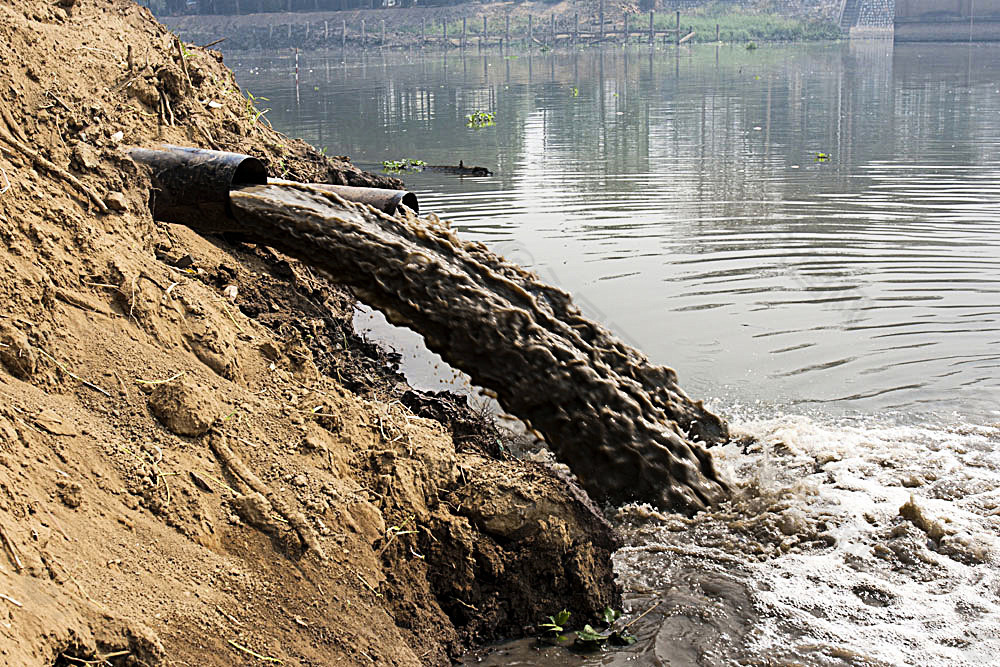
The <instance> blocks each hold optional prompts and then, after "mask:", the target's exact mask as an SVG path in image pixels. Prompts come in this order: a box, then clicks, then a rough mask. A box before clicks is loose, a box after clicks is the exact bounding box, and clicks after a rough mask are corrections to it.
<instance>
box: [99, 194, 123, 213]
mask: <svg viewBox="0 0 1000 667" xmlns="http://www.w3.org/2000/svg"><path fill="white" fill-rule="evenodd" d="M104 203H105V204H107V206H108V208H110V209H111V210H112V211H127V210H128V202H127V201H126V200H125V195H123V194H122V193H120V192H109V193H108V195H107V196H106V197H105V198H104Z"/></svg>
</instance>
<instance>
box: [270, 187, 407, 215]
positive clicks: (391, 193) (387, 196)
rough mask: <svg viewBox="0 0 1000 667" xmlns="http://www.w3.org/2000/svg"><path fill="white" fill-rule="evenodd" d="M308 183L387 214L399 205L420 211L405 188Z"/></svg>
mask: <svg viewBox="0 0 1000 667" xmlns="http://www.w3.org/2000/svg"><path fill="white" fill-rule="evenodd" d="M267 182H268V183H269V184H271V185H288V184H290V183H292V181H282V180H278V179H276V178H271V179H268V181H267ZM310 185H311V186H312V187H314V188H316V189H317V190H325V191H326V192H333V193H334V194H337V195H340V197H342V198H343V199H346V200H347V201H353V202H357V203H359V204H368V205H369V206H374V207H375V208H377V209H378V210H380V211H382V212H383V213H387V214H388V215H396V213H399V207H400V206H405V207H407V208H409V209H412V210H413V212H414V213H420V203H419V202H418V201H417V195H415V194H413V193H412V192H408V191H406V190H386V189H383V188H358V187H354V186H352V185H331V184H328V183H310Z"/></svg>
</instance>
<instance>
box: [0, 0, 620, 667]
mask: <svg viewBox="0 0 1000 667" xmlns="http://www.w3.org/2000/svg"><path fill="white" fill-rule="evenodd" d="M66 5H70V6H69V7H68V8H67V7H66ZM0 64H2V65H3V67H2V68H0V87H2V88H3V90H4V91H5V92H6V96H5V102H4V103H3V104H0V169H2V174H0V240H2V244H0V265H2V267H3V270H2V271H0V302H2V304H3V306H2V307H0V397H2V400H0V595H2V597H0V663H4V664H12V665H15V664H16V665H63V664H66V665H68V664H82V663H83V662H91V663H93V664H97V663H98V662H101V661H103V662H108V663H111V664H115V665H155V664H184V663H186V664H197V665H232V664H240V663H243V662H246V661H256V660H257V658H254V657H253V655H254V654H256V655H259V656H265V657H266V658H273V659H275V660H281V661H283V662H284V663H285V664H359V665H370V664H373V663H375V664H386V665H446V664H449V663H450V659H451V656H453V655H455V654H457V653H459V652H461V651H462V650H463V649H464V648H465V647H467V646H468V645H469V644H470V643H474V642H477V641H487V640H489V639H492V638H494V637H497V636H501V635H510V634H517V633H519V632H520V631H521V628H523V627H524V626H526V625H530V624H534V623H537V622H538V621H539V619H541V618H543V616H544V615H546V614H550V613H552V612H553V611H554V610H558V609H560V608H562V607H564V606H568V607H570V608H572V609H573V610H574V614H575V617H576V618H579V619H580V621H581V622H583V621H586V620H587V619H588V618H589V617H590V615H592V614H594V613H596V612H597V611H598V610H600V609H602V608H603V607H604V606H605V605H609V604H610V605H617V604H619V603H620V599H619V597H618V593H617V590H616V587H615V585H614V581H613V575H612V570H611V565H610V555H611V552H612V551H613V549H614V548H615V544H616V542H615V538H614V536H613V534H612V532H611V530H610V528H609V527H608V525H607V524H606V523H605V522H604V520H603V519H602V518H601V517H600V516H599V515H598V514H597V513H596V512H595V511H594V509H593V507H592V506H590V505H589V504H588V503H587V501H586V500H585V498H582V497H581V496H580V495H579V493H578V492H574V489H573V487H571V486H570V485H569V484H567V483H566V482H565V481H563V480H561V479H559V478H557V477H556V476H555V475H554V474H553V473H551V472H549V471H547V470H546V469H544V468H542V467H540V466H536V465H531V464H528V463H522V462H517V461H512V460H497V459H495V458H493V457H491V456H490V455H489V453H488V452H485V451H482V450H479V449H475V448H466V447H464V446H461V447H459V446H456V442H455V440H454V438H453V436H452V434H451V433H450V432H448V431H447V430H446V429H445V427H444V426H442V424H441V423H439V422H438V421H435V420H434V419H429V418H426V417H421V416H418V415H416V414H414V412H413V411H412V410H410V409H409V408H407V407H406V406H405V405H403V403H401V402H399V400H398V399H399V398H400V397H401V396H402V394H403V393H405V392H406V391H407V390H408V388H407V387H405V385H402V384H401V378H399V377H398V375H396V374H395V372H394V370H393V366H392V363H391V362H392V360H391V359H390V358H388V357H387V356H386V355H385V354H384V353H382V352H380V351H377V350H375V349H374V348H373V347H372V346H370V345H367V344H365V343H364V342H363V341H360V340H359V339H358V338H357V337H356V336H353V334H351V333H350V321H351V316H352V314H353V305H354V300H353V298H352V296H351V295H350V294H349V293H348V292H346V291H345V290H344V289H343V288H341V287H339V286H337V285H335V284H333V283H331V282H329V281H328V280H327V279H325V278H323V277H320V276H316V275H314V274H313V273H312V271H310V270H309V269H308V268H307V267H303V266H302V265H301V264H299V263H298V262H296V261H294V260H291V259H288V258H286V257H284V256H282V255H279V254H276V253H273V252H271V251H269V250H266V249H262V248H256V247H254V246H252V245H246V244H239V245H234V244H232V243H230V242H229V241H227V240H226V239H224V238H220V237H215V238H205V237H201V236H199V235H197V234H195V233H193V232H192V231H191V230H188V229H186V228H182V227H174V226H168V225H162V224H158V223H156V222H155V221H153V220H152V219H151V217H150V215H149V209H148V194H149V182H148V179H147V177H146V175H145V174H144V173H142V172H141V171H140V170H139V169H138V168H137V167H136V165H135V164H134V163H132V162H131V161H130V160H128V159H127V158H126V157H124V149H125V148H126V147H128V146H135V145H141V146H155V145H157V144H159V143H172V144H183V145H196V146H201V147H205V148H218V149H222V150H231V151H238V152H244V153H249V154H252V155H255V156H257V157H259V158H261V159H263V160H265V161H266V162H267V163H268V164H270V165H272V169H276V168H277V169H280V170H282V171H284V172H285V173H286V174H287V175H288V176H289V177H291V178H296V179H302V180H308V181H331V182H339V183H347V184H355V185H376V186H378V185H381V186H390V187H391V186H393V185H394V184H396V182H394V181H392V180H391V179H385V178H382V177H376V176H371V175H368V174H365V173H363V172H361V171H359V170H357V169H356V168H354V167H353V166H352V165H351V164H350V163H349V162H347V161H345V160H340V159H334V160H330V159H327V158H326V157H324V156H322V155H320V154H318V153H317V152H316V151H314V150H312V149H311V148H309V147H308V146H306V145H305V144H303V143H301V142H298V141H294V140H291V139H289V138H287V137H284V136H282V135H280V134H278V133H277V132H274V131H272V130H271V129H269V128H268V127H266V125H264V124H262V123H263V121H262V119H261V118H260V117H259V115H258V114H257V113H256V112H255V111H254V110H253V107H252V105H251V104H250V102H248V100H247V98H246V97H245V96H244V94H243V93H242V91H241V90H240V89H239V87H238V86H237V85H236V83H235V81H234V80H233V77H232V74H231V73H230V72H229V71H228V70H227V69H226V68H225V67H224V66H223V65H222V63H221V56H220V55H219V54H217V53H213V52H211V51H206V50H204V49H199V48H195V47H192V46H191V45H179V44H178V42H177V41H176V39H175V38H174V37H173V36H172V35H171V34H169V33H168V32H167V31H166V30H165V29H164V28H163V27H162V26H160V25H159V24H157V23H156V21H155V20H153V18H152V17H151V15H150V14H149V13H148V12H147V11H146V10H145V9H142V8H141V7H139V6H138V5H137V4H136V3H134V2H131V0H129V1H125V0H77V2H75V3H54V2H49V1H48V0H17V1H14V0H0ZM217 437H218V439H216V438H217Z"/></svg>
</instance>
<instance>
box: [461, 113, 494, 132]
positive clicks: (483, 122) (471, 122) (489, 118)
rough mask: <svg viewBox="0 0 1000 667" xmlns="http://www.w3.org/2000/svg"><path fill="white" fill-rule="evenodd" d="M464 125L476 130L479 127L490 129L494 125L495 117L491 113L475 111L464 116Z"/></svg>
mask: <svg viewBox="0 0 1000 667" xmlns="http://www.w3.org/2000/svg"><path fill="white" fill-rule="evenodd" d="M465 125H466V127H471V128H474V129H477V130H478V129H479V128H481V127H490V126H492V125H496V115H495V114H494V113H493V112H492V111H476V112H475V113H470V114H466V116H465Z"/></svg>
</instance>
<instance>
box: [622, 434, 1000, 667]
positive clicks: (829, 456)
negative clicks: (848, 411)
mask: <svg viewBox="0 0 1000 667" xmlns="http://www.w3.org/2000/svg"><path fill="white" fill-rule="evenodd" d="M733 427H734V431H735V432H736V433H737V434H742V435H743V438H742V439H741V440H740V441H738V442H735V443H732V444H729V445H727V446H725V447H723V448H716V449H715V450H714V451H715V453H716V461H717V464H718V466H719V467H720V468H721V469H723V470H725V471H726V473H727V474H728V475H729V477H730V478H731V479H733V480H734V481H735V482H736V493H735V494H734V497H733V500H732V501H731V502H730V503H727V504H726V505H724V506H723V507H721V508H719V509H718V510H716V511H714V512H712V513H707V514H701V515H698V516H697V517H695V518H694V519H693V520H687V519H678V518H677V517H670V516H664V515H661V514H659V513H656V512H652V511H650V510H649V509H648V508H644V507H636V506H630V507H626V508H623V509H622V510H621V511H620V512H619V513H618V519H619V522H620V525H621V526H622V528H623V530H624V531H625V533H626V535H627V539H628V543H629V545H630V546H629V547H626V548H625V549H623V550H622V551H621V552H620V553H619V555H618V557H617V558H618V561H617V567H618V571H619V573H620V575H621V578H622V581H623V582H624V583H625V584H626V586H627V587H628V588H629V593H628V596H629V598H630V599H631V598H634V597H637V596H648V595H649V591H657V594H658V595H660V596H663V595H665V594H666V592H668V591H671V590H674V589H676V588H677V587H678V586H680V587H682V588H683V587H685V586H686V584H685V583H684V582H685V581H689V580H690V573H691V572H692V571H699V572H701V571H708V572H711V571H713V569H716V570H719V571H720V572H724V573H726V576H728V577H734V578H735V579H734V585H736V584H739V585H741V586H743V587H744V589H745V590H747V591H749V593H748V596H749V598H748V599H749V600H750V601H751V603H752V604H751V607H750V608H749V609H746V610H745V621H746V622H745V623H743V624H742V625H745V626H747V627H748V629H747V632H745V633H744V634H743V635H741V636H740V637H736V636H734V637H733V638H734V640H735V639H739V642H738V643H739V644H740V646H739V648H738V649H733V652H732V654H731V655H730V656H729V657H727V658H725V659H723V661H722V662H714V661H713V659H711V657H710V655H709V653H707V652H706V651H707V645H706V646H703V647H702V648H703V649H705V650H702V651H701V652H700V653H699V655H700V656H701V657H700V658H698V660H697V661H696V662H698V664H706V665H708V664H733V663H735V662H740V663H744V664H745V663H746V662H749V663H751V664H763V662H761V661H766V660H776V661H777V663H778V664H782V663H784V664H788V663H796V662H799V663H805V664H811V665H812V664H821V665H824V664H837V665H842V664H847V665H882V664H889V665H895V664H924V665H926V664H940V665H945V664H947V665H960V664H961V665H986V664H995V663H994V656H995V655H997V654H1000V599H998V591H1000V538H998V535H1000V484H998V481H1000V428H998V427H997V426H970V425H960V426H952V427H929V426H908V425H907V426H902V425H894V424H886V423H884V422H882V423H880V422H878V421H876V420H873V419H868V420H861V419H858V420H853V421H852V420H842V421H841V422H839V423H837V424H824V423H820V422H818V421H814V420H812V419H809V418H806V417H796V416H778V417H774V418H771V419H748V420H742V421H741V420H737V421H734V423H733ZM733 590H736V589H735V588H734V589H733ZM737 597H738V595H737V596H735V597H734V596H732V595H730V597H729V599H730V602H733V601H734V600H735V599H736V598H737ZM737 606H738V605H737ZM734 608H735V607H734ZM751 620H752V623H751V622H750V621H751ZM726 622H727V623H733V622H734V621H732V620H731V619H730V620H729V621H726ZM662 623H664V624H666V621H665V620H663V621H662ZM696 634H697V633H695V635H692V637H691V638H686V639H682V642H684V641H688V640H689V639H690V640H691V641H694V642H695V644H698V643H699V642H705V641H706V637H707V635H704V634H703V636H701V637H700V638H698V637H697V636H696ZM709 634H711V633H709ZM660 658H661V659H666V656H660ZM768 664H773V663H768Z"/></svg>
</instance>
